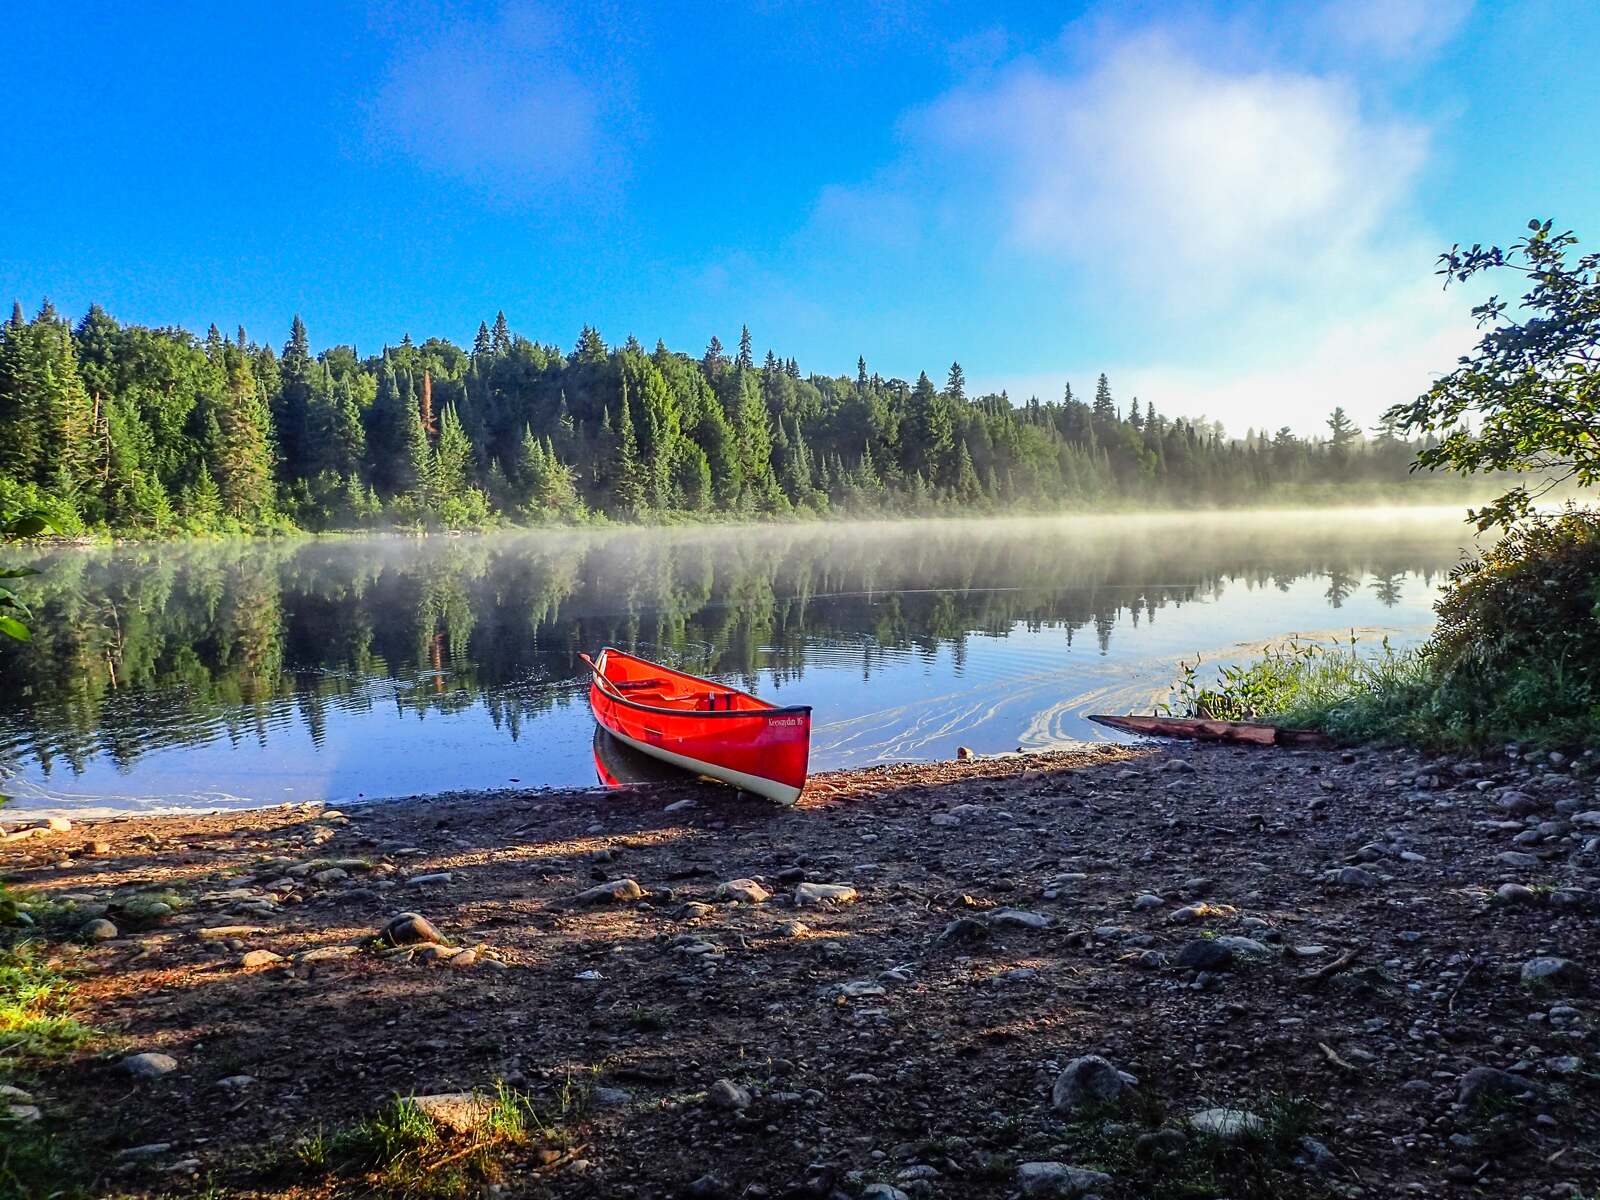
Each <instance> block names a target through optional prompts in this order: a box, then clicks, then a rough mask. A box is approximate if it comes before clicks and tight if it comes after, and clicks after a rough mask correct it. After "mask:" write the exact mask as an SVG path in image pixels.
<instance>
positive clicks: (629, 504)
mask: <svg viewBox="0 0 1600 1200" xmlns="http://www.w3.org/2000/svg"><path fill="white" fill-rule="evenodd" d="M616 434H617V463H616V475H615V486H614V487H613V489H612V495H613V496H614V497H615V500H616V506H617V509H618V511H619V512H621V513H622V514H623V515H625V516H629V517H637V516H640V515H641V514H642V513H643V512H644V509H645V480H644V471H643V469H642V468H641V467H640V465H639V442H638V439H637V437H636V435H635V434H634V429H633V414H632V412H631V411H630V406H629V404H628V380H627V377H626V376H624V377H623V380H622V403H621V404H620V405H619V406H618V408H617V422H616Z"/></svg>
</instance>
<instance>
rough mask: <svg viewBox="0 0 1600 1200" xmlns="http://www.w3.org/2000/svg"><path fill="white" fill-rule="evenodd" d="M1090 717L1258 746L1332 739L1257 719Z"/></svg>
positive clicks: (1126, 728)
mask: <svg viewBox="0 0 1600 1200" xmlns="http://www.w3.org/2000/svg"><path fill="white" fill-rule="evenodd" d="M1089 720H1091V721H1094V722H1096V723H1098V724H1101V725H1108V726H1110V727H1111V728H1112V729H1120V730H1122V731H1123V732H1124V733H1142V734H1145V735H1146V736H1148V737H1183V738H1201V739H1203V740H1205V741H1211V742H1247V743H1249V744H1251V745H1255V746H1300V747H1305V748H1309V749H1316V750H1326V749H1327V748H1328V747H1330V746H1332V745H1333V739H1332V738H1330V737H1329V736H1328V735H1327V734H1325V733H1318V732H1317V731H1316V730H1314V729H1280V728H1279V727H1278V726H1276V725H1260V724H1257V723H1256V722H1254V721H1212V720H1208V719H1206V718H1203V717H1136V716H1133V715H1132V714H1129V715H1128V716H1125V717H1116V716H1105V715H1100V716H1096V715H1093V714H1091V715H1090V717H1089Z"/></svg>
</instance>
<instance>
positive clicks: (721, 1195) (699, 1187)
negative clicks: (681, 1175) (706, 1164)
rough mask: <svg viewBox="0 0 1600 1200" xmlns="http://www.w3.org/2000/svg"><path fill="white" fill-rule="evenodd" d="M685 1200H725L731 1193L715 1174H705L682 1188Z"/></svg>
mask: <svg viewBox="0 0 1600 1200" xmlns="http://www.w3.org/2000/svg"><path fill="white" fill-rule="evenodd" d="M683 1194H684V1197H685V1198H686V1200H727V1197H729V1196H731V1195H732V1194H733V1193H732V1192H731V1191H730V1190H729V1188H728V1185H727V1184H725V1183H723V1182H722V1180H720V1179H718V1178H717V1177H716V1176H715V1175H711V1174H706V1175H702V1176H700V1178H699V1179H696V1180H694V1181H693V1182H692V1183H690V1184H689V1186H688V1187H686V1188H684V1189H683Z"/></svg>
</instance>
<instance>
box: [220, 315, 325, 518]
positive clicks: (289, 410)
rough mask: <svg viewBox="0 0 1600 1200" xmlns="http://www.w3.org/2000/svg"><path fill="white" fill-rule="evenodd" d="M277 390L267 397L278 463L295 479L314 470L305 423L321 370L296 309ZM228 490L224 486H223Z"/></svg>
mask: <svg viewBox="0 0 1600 1200" xmlns="http://www.w3.org/2000/svg"><path fill="white" fill-rule="evenodd" d="M278 372H279V379H280V382H279V387H278V394H277V395H276V396H274V397H270V398H269V401H268V402H269V404H270V405H271V409H272V424H273V428H274V430H275V431H276V433H277V443H278V453H279V455H280V464H279V465H280V467H281V468H282V471H283V474H284V477H285V478H287V479H296V478H300V477H302V476H305V475H308V474H310V473H312V471H314V470H315V464H314V463H309V462H308V461H307V458H308V455H307V441H308V437H307V435H308V429H307V424H308V420H309V417H310V413H311V409H312V394H313V392H314V390H315V389H316V385H317V383H318V378H317V377H318V375H319V374H320V372H319V370H318V366H317V362H316V360H315V359H314V358H312V357H311V343H310V340H309V339H308V338H307V337H306V323H305V322H304V321H302V320H301V319H300V314H299V313H296V314H295V318H294V321H293V323H292V324H291V325H290V326H289V340H288V341H287V342H285V343H284V344H283V357H282V358H280V359H279V360H278ZM223 491H224V492H226V491H227V489H226V487H224V489H223Z"/></svg>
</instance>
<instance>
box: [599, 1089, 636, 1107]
mask: <svg viewBox="0 0 1600 1200" xmlns="http://www.w3.org/2000/svg"><path fill="white" fill-rule="evenodd" d="M589 1100H590V1102H591V1103H594V1104H598V1105H599V1106H600V1107H601V1108H620V1107H621V1106H622V1105H624V1104H629V1103H631V1102H632V1101H633V1093H632V1092H628V1091H624V1090H623V1089H622V1088H614V1087H597V1088H595V1089H594V1091H592V1092H590V1093H589Z"/></svg>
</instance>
